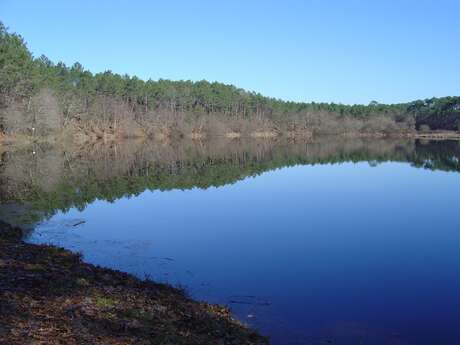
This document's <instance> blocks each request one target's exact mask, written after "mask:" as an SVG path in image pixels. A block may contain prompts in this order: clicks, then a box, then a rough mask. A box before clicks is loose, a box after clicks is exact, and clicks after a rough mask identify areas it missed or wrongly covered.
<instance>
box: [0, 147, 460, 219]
mask: <svg viewBox="0 0 460 345" xmlns="http://www.w3.org/2000/svg"><path fill="white" fill-rule="evenodd" d="M459 157H460V146H459V144H458V143H457V142H454V141H443V142H420V141H414V140H411V139H407V140H375V139H374V140H371V139H353V140H351V139H348V140H346V139H342V140H329V139H328V138H321V139H318V140H316V141H313V142H288V141H274V142H271V141H257V140H246V141H244V140H232V141H229V140H223V139H221V140H213V141H207V142H196V141H195V142H193V141H182V142H179V143H174V144H171V143H163V144H162V143H158V142H148V143H145V142H137V141H125V142H122V143H121V144H112V145H105V144H104V143H99V144H97V145H88V146H85V147H78V148H75V147H65V148H63V147H53V146H46V145H45V146H36V147H31V148H28V149H24V150H18V151H13V152H5V153H3V155H2V158H1V165H0V202H1V204H2V208H3V210H6V211H5V212H4V213H8V214H20V215H22V217H19V221H20V222H21V221H23V222H26V221H28V220H31V219H33V218H31V216H30V215H27V216H25V215H24V212H25V210H24V205H27V207H28V208H32V209H33V210H35V211H40V212H41V213H39V214H36V215H35V216H38V215H40V216H45V215H50V214H53V212H55V211H56V210H67V209H69V208H70V207H76V208H79V209H83V208H84V207H85V206H86V205H87V204H89V203H91V202H93V201H94V200H96V199H103V200H107V201H114V200H116V199H118V198H121V197H124V196H132V195H138V194H140V193H142V192H143V191H144V190H146V189H148V190H170V189H189V188H195V187H196V188H209V187H217V186H223V185H226V184H231V183H235V182H236V181H238V180H242V179H244V178H246V177H248V176H255V175H259V174H261V173H263V172H265V171H269V170H273V169H278V168H282V167H287V166H294V165H299V164H336V163H343V162H361V161H367V162H369V164H370V165H372V166H375V165H377V164H379V163H381V162H386V161H395V162H408V163H410V164H411V165H413V166H416V167H421V168H427V169H433V170H444V171H460V160H459Z"/></svg>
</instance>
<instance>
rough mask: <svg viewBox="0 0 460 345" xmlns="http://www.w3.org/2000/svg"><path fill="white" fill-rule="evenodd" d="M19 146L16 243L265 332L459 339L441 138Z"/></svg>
mask: <svg viewBox="0 0 460 345" xmlns="http://www.w3.org/2000/svg"><path fill="white" fill-rule="evenodd" d="M37 152H38V151H37ZM28 155H30V153H27V152H22V153H11V154H9V155H8V156H7V157H6V158H5V159H4V161H5V162H6V163H5V165H6V167H4V169H3V170H2V173H3V175H2V176H3V178H7V179H9V180H8V181H9V183H10V184H9V185H10V189H13V190H12V191H11V190H8V193H9V194H8V195H9V198H10V200H9V203H7V202H6V201H5V200H4V201H3V203H4V204H8V205H9V207H12V206H11V205H13V203H12V202H11V200H12V199H14V197H16V199H18V197H17V195H16V196H15V195H14V193H17V194H20V193H24V192H23V191H22V190H21V188H23V189H24V190H28V191H30V190H31V187H30V186H29V185H28V183H29V184H32V185H33V186H34V188H35V189H34V191H35V195H38V196H37V197H35V199H34V200H28V201H27V202H24V201H22V205H27V209H28V210H33V212H35V213H34V217H39V218H40V217H41V218H40V219H39V223H38V225H36V226H35V230H34V231H33V232H32V233H31V234H30V236H29V238H28V240H29V241H31V242H34V243H53V244H57V245H60V246H63V247H66V248H70V249H72V250H75V251H81V252H82V253H83V255H84V259H85V260H86V261H88V262H92V263H97V264H100V265H104V266H108V267H113V268H117V269H120V270H123V271H127V272H131V273H133V274H136V275H137V276H140V277H151V278H152V279H155V280H159V281H164V282H169V283H172V284H178V285H182V286H185V287H186V289H187V291H189V293H190V294H191V296H192V297H194V298H197V299H201V300H206V301H210V302H216V303H223V304H228V305H229V306H230V307H231V309H232V310H233V311H234V313H235V315H236V316H237V317H238V318H239V319H241V320H243V321H244V322H246V323H248V324H250V325H252V326H254V327H256V328H257V329H259V330H260V331H261V332H262V333H263V334H267V335H269V336H270V337H271V343H272V344H280V345H284V344H329V343H330V344H353V345H357V344H377V345H379V344H417V345H420V344H422V345H423V344H427V345H433V344H444V345H448V344H459V343H460V294H459V291H460V213H459V205H460V203H459V202H460V173H459V171H460V163H459V158H460V146H459V144H458V143H456V142H444V143H420V142H413V141H401V142H394V141H345V142H335V143H334V142H331V141H330V140H329V141H323V142H318V143H297V144H294V143H275V144H267V143H239V144H230V143H222V144H212V145H211V144H209V145H207V144H202V145H197V144H187V145H182V144H181V145H177V146H175V147H171V146H170V145H167V146H162V147H157V146H155V145H152V146H149V145H145V144H142V145H134V148H124V147H111V148H109V149H107V148H99V149H95V151H93V152H89V153H88V152H86V153H84V154H83V153H82V152H81V151H78V152H62V151H57V150H55V149H48V150H45V149H44V150H43V151H42V153H41V157H36V156H37V154H36V155H35V156H34V158H33V159H32V162H29V161H31V159H30V156H28ZM27 157H29V159H27ZM50 157H51V158H50ZM63 157H64V158H63ZM69 157H70V158H69ZM34 160H35V162H33V161H34ZM12 162H14V163H15V164H14V168H10V166H11V165H13V164H12ZM18 162H22V163H18ZM8 163H9V165H8ZM21 164H22V165H21ZM50 164H52V165H53V166H54V165H57V166H59V168H51V167H50ZM18 166H19V168H18ZM8 169H12V170H11V172H9V171H10V170H8ZM46 169H48V170H46ZM26 171H28V172H30V171H32V172H33V173H32V175H33V177H34V178H33V181H32V180H28V179H29V177H27V176H28V175H27V174H25V173H24V172H26ZM13 172H16V174H13ZM8 174H10V175H8ZM22 175H24V178H22V180H21V176H22ZM18 176H19V177H18ZM16 186H17V187H16ZM25 186H28V187H27V189H25ZM13 187H14V188H16V189H17V191H16V190H15V189H14V188H13ZM21 191H22V192H21ZM2 193H3V194H4V195H6V191H2ZM23 195H24V194H23ZM23 199H24V198H22V200H23ZM56 199H59V201H56ZM17 204H21V203H17V202H16V204H14V205H17ZM17 207H19V206H17ZM30 212H32V211H30ZM33 212H32V213H33ZM37 212H38V213H37ZM30 217H31V216H30ZM83 221H84V223H82V224H79V225H77V226H74V225H76V224H78V223H81V222H83Z"/></svg>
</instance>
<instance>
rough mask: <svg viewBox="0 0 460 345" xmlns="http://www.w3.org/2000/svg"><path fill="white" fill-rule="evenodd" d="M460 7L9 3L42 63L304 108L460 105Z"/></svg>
mask: <svg viewBox="0 0 460 345" xmlns="http://www.w3.org/2000/svg"><path fill="white" fill-rule="evenodd" d="M459 16H460V1H459V0H437V1H435V0H432V1H428V0H386V1H383V0H382V1H370V0H366V1H365V0H362V1H361V0H347V1H345V0H343V1H339V0H335V1H334V0H329V1H325V0H323V1H320V0H317V1H308V0H304V1H301V0H298V1H296V0H283V1H281V0H280V1H270V0H263V1H259V0H252V1H251V0H246V1H243V0H232V1H224V0H222V1H216V0H206V1H192V0H189V1H185V0H184V1H178V0H168V1H147V0H145V1H142V0H131V1H114V0H112V1H84V0H82V1H62V0H60V1H58V0H56V1H45V0H41V1H26V0H24V1H18V0H16V1H13V0H1V1H0V20H1V21H3V22H4V24H5V25H6V26H8V27H9V28H10V30H11V31H14V32H18V33H20V34H21V35H22V36H23V37H24V38H25V40H26V41H27V42H28V46H29V48H30V49H31V51H32V52H33V53H34V55H35V56H39V55H41V54H45V55H46V56H48V57H49V58H50V59H51V60H53V61H55V62H58V61H64V62H65V63H66V64H72V63H74V62H75V61H79V62H80V63H81V64H82V65H83V66H84V67H85V68H87V69H89V70H91V71H93V72H100V71H104V70H107V69H110V70H112V71H114V72H117V73H128V74H131V75H137V76H139V77H140V78H142V79H149V78H152V79H159V78H164V79H173V80H178V79H191V80H201V79H206V80H209V81H220V82H224V83H229V84H234V85H236V86H238V87H242V88H245V89H248V90H254V91H258V92H260V93H262V94H264V95H267V96H272V97H277V98H282V99H286V100H296V101H325V102H341V103H368V102H370V101H371V100H377V101H379V102H386V103H389V102H404V101H410V100H414V99H419V98H427V97H433V96H447V95H460V44H459V41H460V20H459Z"/></svg>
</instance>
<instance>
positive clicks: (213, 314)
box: [0, 221, 268, 345]
mask: <svg viewBox="0 0 460 345" xmlns="http://www.w3.org/2000/svg"><path fill="white" fill-rule="evenodd" d="M0 311H1V312H0V343H2V344H18V345H19V344H27V343H34V342H41V341H50V340H51V339H52V340H53V341H54V342H62V343H66V344H80V343H86V344H87V343H104V344H121V343H122V344H165V345H166V344H178V345H179V344H184V345H195V344H196V345H204V344H210V345H211V344H212V345H215V344H222V345H224V344H225V345H227V344H228V345H230V344H234V345H243V344H244V345H251V344H253V345H256V344H268V340H267V339H266V338H264V337H262V336H261V335H259V334H258V333H256V331H254V330H252V329H250V328H248V327H247V326H245V325H243V324H242V323H240V322H239V321H237V320H235V319H234V318H233V317H232V316H231V313H230V310H229V309H228V308H226V307H223V306H219V305H213V304H208V303H205V302H197V301H194V300H192V299H190V298H189V297H187V296H186V294H185V293H184V291H182V290H179V289H177V288H174V287H171V286H168V285H165V284H159V283H155V282H153V281H150V280H141V279H138V278H136V277H134V276H132V275H130V274H127V273H123V272H120V271H116V270H111V269H106V268H102V267H98V266H95V265H92V264H87V263H84V262H82V260H81V256H80V255H78V254H74V253H72V252H70V251H68V250H65V249H62V248H58V247H55V246H49V245H35V244H28V243H25V242H23V241H22V231H21V230H20V229H18V228H13V227H11V226H10V225H8V224H6V223H3V222H1V221H0ZM27 340H28V341H29V342H27Z"/></svg>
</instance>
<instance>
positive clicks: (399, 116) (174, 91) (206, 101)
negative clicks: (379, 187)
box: [0, 23, 460, 132]
mask: <svg viewBox="0 0 460 345" xmlns="http://www.w3.org/2000/svg"><path fill="white" fill-rule="evenodd" d="M43 88H47V89H50V90H53V93H54V94H55V95H56V96H57V97H58V100H59V104H60V107H61V112H62V114H63V115H64V117H65V118H72V117H79V116H80V115H81V114H84V113H90V117H91V116H93V117H101V118H102V117H104V116H106V109H107V108H108V106H107V104H108V101H107V100H108V99H109V100H114V101H115V102H116V104H118V105H120V104H122V106H123V109H124V110H126V109H128V110H129V111H130V112H131V113H132V114H133V115H132V117H135V118H140V117H144V118H148V116H149V114H152V113H155V112H157V113H158V112H165V111H166V112H168V114H175V113H178V112H182V113H187V114H214V115H216V116H226V117H232V118H236V119H241V118H257V119H262V118H265V119H269V120H270V121H271V123H273V124H275V125H284V126H285V127H288V128H290V126H293V127H296V126H297V127H299V125H300V127H303V128H310V129H311V128H313V129H317V128H321V129H324V128H326V129H327V127H335V128H334V130H329V132H333V131H337V128H340V125H339V126H338V125H337V123H340V121H342V122H345V120H346V118H348V119H352V120H353V121H356V120H357V119H359V120H360V121H361V123H360V124H356V123H352V124H350V123H348V127H347V129H346V130H348V131H350V130H351V131H353V130H356V131H366V132H373V131H374V132H375V131H383V132H385V131H387V132H391V131H394V132H397V131H407V130H412V129H413V126H414V124H416V127H417V128H418V127H420V125H423V124H425V125H429V126H430V127H431V128H432V129H450V130H457V129H458V128H459V126H460V98H459V97H445V98H438V99H437V98H432V99H429V100H425V101H416V102H413V103H409V104H394V105H385V104H380V103H378V102H376V101H372V102H371V103H370V104H369V105H343V104H335V103H315V102H312V103H302V102H286V101H282V100H279V99H275V98H269V97H264V96H262V95H261V94H259V93H256V92H249V91H245V90H243V89H239V88H237V87H235V86H233V85H226V84H222V83H217V82H213V83H210V82H208V81H205V80H202V81H197V82H193V81H190V80H182V81H170V80H162V79H160V80H158V81H153V80H150V79H149V80H147V81H143V80H140V79H139V78H137V77H135V76H134V77H131V76H128V75H119V74H116V73H112V72H111V71H106V72H103V73H97V74H92V73H91V72H89V71H87V70H85V69H84V68H83V66H82V65H81V64H79V63H78V62H77V63H75V64H73V65H72V66H71V67H68V66H66V65H65V64H64V63H62V62H59V63H57V64H54V63H53V62H51V61H50V60H49V59H48V58H46V57H45V56H41V57H39V58H36V59H33V57H32V55H31V53H30V52H29V51H28V49H27V47H26V45H25V43H24V41H23V39H22V38H21V37H20V36H19V35H17V34H12V33H8V31H7V30H6V28H5V27H4V26H3V24H1V23H0V96H1V102H2V104H3V105H5V104H8V103H9V102H11V101H13V100H22V101H24V100H29V101H30V97H31V96H32V95H33V94H34V93H35V92H37V91H38V89H43ZM97 102H99V103H97ZM94 104H101V106H100V107H94V109H97V110H95V111H93V112H92V113H91V111H89V109H90V108H91V106H92V105H94ZM313 115H314V117H313ZM189 116H190V115H189ZM327 116H333V122H334V124H331V121H330V119H329V120H328V119H327ZM322 119H324V120H322ZM328 121H329V122H328ZM371 121H373V122H375V123H372V122H371ZM366 122H368V123H366Z"/></svg>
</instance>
